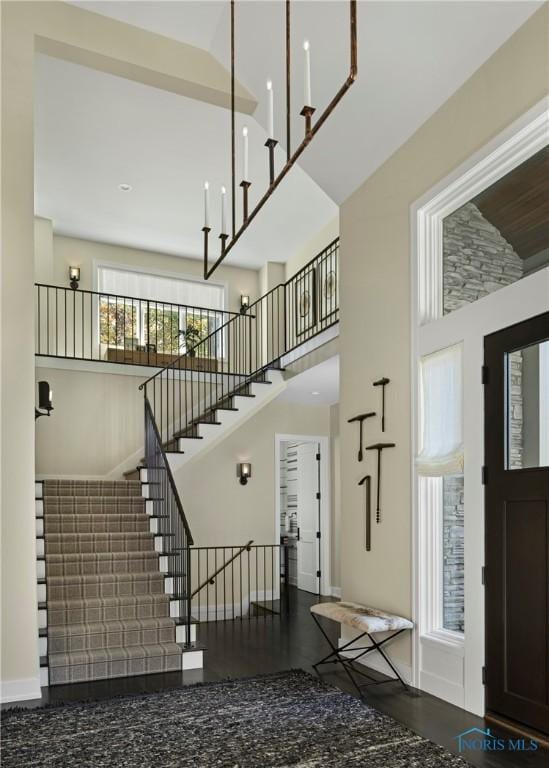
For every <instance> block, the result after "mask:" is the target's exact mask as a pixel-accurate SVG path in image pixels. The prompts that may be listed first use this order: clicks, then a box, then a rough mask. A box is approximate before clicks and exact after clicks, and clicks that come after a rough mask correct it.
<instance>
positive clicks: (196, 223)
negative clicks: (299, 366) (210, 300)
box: [36, 0, 541, 266]
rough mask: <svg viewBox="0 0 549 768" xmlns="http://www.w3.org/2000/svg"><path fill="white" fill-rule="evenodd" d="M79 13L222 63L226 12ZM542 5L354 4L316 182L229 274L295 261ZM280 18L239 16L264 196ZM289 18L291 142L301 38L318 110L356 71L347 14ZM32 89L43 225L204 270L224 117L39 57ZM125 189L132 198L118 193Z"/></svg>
mask: <svg viewBox="0 0 549 768" xmlns="http://www.w3.org/2000/svg"><path fill="white" fill-rule="evenodd" d="M75 4H77V5H81V6H83V7H85V8H87V9H88V10H92V11H96V12H101V13H103V14H106V15H108V16H112V17H114V18H117V19H119V20H121V21H126V22H128V23H131V24H135V25H137V26H140V27H143V28H146V29H150V30H152V31H154V32H158V33H161V34H164V35H167V36H170V37H173V38H176V39H179V40H182V41H184V42H188V43H190V44H192V45H198V46H200V47H203V48H207V49H208V50H210V51H211V52H212V53H213V55H215V56H216V57H217V58H218V59H219V60H220V61H221V62H222V63H224V64H225V65H227V63H228V8H229V4H228V2H226V0H223V2H218V1H217V0H208V1H207V2H206V0H203V1H202V2H187V1H186V0H183V1H180V0H173V1H170V2H163V1H160V2H136V1H135V0H133V1H131V0H130V2H81V3H75ZM540 5H541V2H528V0H526V1H525V2H520V1H518V2H515V1H514V0H511V1H510V2H484V1H477V2H462V1H461V0H458V1H456V2H415V1H410V2H370V1H369V0H363V1H362V2H359V20H358V32H359V55H358V63H359V77H358V80H357V82H356V83H355V85H354V86H353V87H352V88H351V90H350V91H349V93H348V94H347V95H346V96H345V97H344V99H343V101H342V103H341V104H340V106H339V107H338V108H337V109H336V110H335V111H334V113H333V114H332V115H331V117H330V118H329V120H328V121H327V122H326V124H325V125H324V126H323V127H322V130H321V131H320V132H319V134H318V135H317V137H316V138H315V140H314V141H313V142H312V143H311V145H310V147H308V149H307V150H306V152H305V153H304V155H303V156H302V161H301V163H300V165H301V168H303V169H304V170H305V171H306V173H304V172H303V170H301V168H296V169H294V170H293V171H292V173H291V174H289V176H288V177H287V178H286V179H285V180H284V182H283V183H282V184H281V186H280V188H279V189H278V190H277V192H276V194H275V195H273V197H272V198H271V199H270V201H269V203H268V205H267V206H266V207H265V208H264V210H263V211H262V213H261V215H260V216H258V218H257V220H256V221H255V222H254V223H253V224H252V225H251V226H250V228H249V230H248V232H247V233H246V235H245V236H244V237H243V238H242V241H241V244H240V245H239V246H238V248H237V249H235V252H234V253H232V254H231V256H230V257H229V261H230V262H232V263H238V264H243V265H248V266H258V265H260V264H261V263H263V262H264V261H265V260H267V259H271V260H276V261H284V260H286V258H287V256H288V255H289V254H290V253H292V252H293V251H295V250H296V249H297V248H299V247H300V246H301V245H302V244H303V243H304V242H305V241H306V240H307V239H308V238H309V237H311V236H312V235H313V234H314V233H315V232H316V231H318V230H319V229H320V228H321V227H322V226H323V225H324V224H325V223H326V222H327V221H328V220H329V219H330V218H332V217H333V216H334V215H335V213H336V212H337V207H336V204H340V203H341V202H343V201H344V200H345V199H346V198H347V197H348V196H349V195H350V194H351V193H352V192H353V191H354V189H356V187H357V186H359V185H360V184H361V183H362V182H363V181H364V180H365V178H367V177H368V176H369V175H370V174H371V173H373V172H374V171H375V169H376V168H378V167H379V166H380V165H381V164H382V163H383V162H384V161H385V160H386V159H387V158H388V157H389V156H390V155H391V154H392V153H393V152H394V151H395V150H396V149H397V148H398V147H399V146H400V145H401V144H402V143H403V142H404V141H406V139H407V138H409V137H410V136H411V135H412V134H413V133H414V132H415V130H417V128H418V127H419V126H420V125H421V124H422V123H423V122H424V121H425V120H426V119H427V118H428V117H429V116H430V115H431V114H433V112H435V111H436V109H438V107H439V106H440V105H441V104H442V103H444V101H445V100H446V99H447V98H448V97H449V96H450V95H451V94H452V93H453V92H454V91H455V90H456V89H457V88H459V86H460V85H461V84H462V83H463V82H464V81H465V80H466V79H467V78H468V77H469V76H470V75H471V74H472V73H473V72H474V71H475V70H476V69H477V68H478V67H479V66H480V65H481V64H482V63H483V62H484V61H485V60H486V59H487V58H489V57H490V56H491V55H492V53H493V52H494V51H495V50H496V49H497V48H498V47H499V46H500V45H501V44H502V43H503V42H504V41H505V40H506V39H507V38H508V37H509V36H510V35H511V34H512V33H513V32H514V31H515V30H516V29H517V28H518V27H519V26H520V25H521V24H522V23H524V21H525V20H526V19H527V18H528V17H529V16H530V14H532V13H533V12H534V11H535V10H536V8H538V7H539V6H540ZM284 7H285V4H284V3H283V2H281V0H275V1H273V0H270V1H267V2H258V1H256V2H237V3H236V19H237V34H236V44H237V59H236V75H237V78H238V79H239V80H240V81H241V82H242V83H243V85H245V86H246V87H247V88H248V89H249V90H250V91H251V92H252V93H253V94H254V95H255V96H256V98H257V99H258V101H259V106H258V109H257V111H256V114H255V117H256V118H257V121H258V122H257V123H256V122H255V121H254V119H253V118H247V119H246V122H247V124H248V125H249V128H250V166H251V169H252V175H253V178H252V181H253V186H252V192H253V195H255V199H257V198H258V196H259V194H260V192H263V190H264V189H265V186H266V157H265V155H266V151H265V149H264V147H263V144H264V141H265V133H264V132H263V131H262V129H261V128H260V125H265V124H266V99H265V82H266V80H267V79H268V78H269V79H272V80H273V83H274V88H275V113H276V120H275V125H276V126H278V127H277V129H276V130H275V132H276V134H277V136H278V137H279V138H280V139H281V143H282V139H283V137H282V136H281V133H283V130H282V129H283V114H284V100H283V93H284V61H283V40H284ZM292 9H293V10H292V14H293V16H292V37H293V49H292V61H293V67H292V82H293V84H294V85H293V104H294V109H293V113H294V116H293V123H292V133H293V136H294V142H296V141H297V140H298V139H299V138H300V137H301V136H302V129H303V126H302V118H300V117H299V114H298V113H299V109H300V108H301V106H302V101H303V99H302V81H303V77H302V64H303V62H302V58H303V51H302V48H301V46H302V41H303V39H304V38H305V37H306V38H308V39H309V40H310V43H311V57H312V82H313V101H314V102H315V106H316V107H317V109H318V112H320V111H321V110H322V109H323V108H324V107H325V105H326V104H327V103H328V101H329V100H330V98H331V97H332V95H333V94H334V92H335V91H336V90H337V88H338V87H339V85H340V84H341V82H342V81H343V80H344V78H345V76H346V74H347V71H348V47H349V46H348V3H347V2H343V0H339V1H336V2H334V1H333V0H326V2H323V1H321V0H316V2H311V1H310V0H303V1H300V2H294V3H293V4H292ZM36 83H37V110H36V129H37V130H36V171H37V173H36V177H37V183H36V211H37V213H38V214H39V215H42V216H46V217H50V218H53V219H54V226H55V228H56V230H57V231H61V232H65V233H67V234H73V235H77V236H81V237H88V238H93V239H99V240H106V241H112V242H115V243H122V244H128V245H132V246H136V247H143V248H148V249H151V250H161V251H166V252H170V253H177V254H181V255H190V256H196V257H200V255H201V233H200V227H201V226H202V184H203V181H204V179H206V178H207V179H208V180H209V181H210V184H211V186H212V190H214V189H215V190H219V187H220V186H221V184H227V183H228V180H229V151H228V150H229V146H228V143H229V135H228V126H229V123H228V114H227V112H226V111H225V110H223V109H220V108H217V107H213V106H211V105H205V104H202V103H198V102H195V101H192V100H190V99H185V98H183V97H180V96H176V95H174V94H169V93H165V92H162V91H156V90H154V89H152V88H148V87H145V86H141V85H139V84H137V83H132V82H128V81H124V80H121V79H118V78H114V77H111V76H108V75H105V74H103V73H99V72H94V71H90V70H87V69H85V68H82V67H77V66H75V65H71V64H67V63H64V62H60V61H57V60H54V59H48V57H45V56H40V57H38V62H37V77H36ZM242 125H243V122H242V120H240V119H239V121H238V127H239V129H240V128H241V126H242ZM83 147H85V151H82V148H83ZM282 158H283V155H282V150H281V151H280V162H281V163H282V162H283V159H282ZM313 179H314V182H316V183H314V182H313V181H312V180H313ZM120 182H128V183H130V184H132V185H133V187H134V189H133V191H132V192H131V193H127V194H126V195H124V194H123V193H120V192H118V190H117V185H118V184H119V183H120ZM317 185H318V186H317ZM322 190H324V192H325V193H326V194H324V193H323V192H322ZM217 194H218V192H213V191H212V201H211V205H212V212H213V213H214V214H215V213H217V211H218V208H219V203H218V201H217V200H216V199H214V198H215V196H217ZM252 204H253V200H252ZM214 224H215V221H214Z"/></svg>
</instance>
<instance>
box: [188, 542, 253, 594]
mask: <svg viewBox="0 0 549 768" xmlns="http://www.w3.org/2000/svg"><path fill="white" fill-rule="evenodd" d="M253 543H254V540H253V539H250V541H249V542H248V543H247V544H244V546H243V547H240V549H239V550H238V552H236V554H234V555H233V556H232V557H230V558H229V559H228V560H227V561H226V562H225V563H223V565H222V566H221V567H219V568H218V569H217V571H215V573H212V575H211V576H208V578H207V579H206V581H204V582H202V584H201V585H200V586H199V587H197V588H196V589H195V590H194V592H191V600H192V598H193V597H194V596H195V595H197V594H198V593H199V592H200V590H201V589H204V587H207V586H208V584H213V583H214V581H215V577H216V576H218V575H219V574H220V573H221V572H222V571H224V570H225V568H226V567H227V566H228V565H230V564H231V563H232V562H233V560H236V558H237V557H240V555H241V554H242V553H243V552H245V551H246V550H249V549H250V547H251V545H252V544H253Z"/></svg>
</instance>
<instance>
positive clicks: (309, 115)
mask: <svg viewBox="0 0 549 768" xmlns="http://www.w3.org/2000/svg"><path fill="white" fill-rule="evenodd" d="M230 3H231V14H230V16H231V23H230V30H231V222H230V230H231V236H230V240H229V231H228V230H229V226H228V221H227V209H226V206H227V190H226V189H225V187H221V232H220V234H219V239H220V241H221V253H220V255H219V256H218V258H217V259H216V261H215V262H214V263H213V264H212V266H211V267H210V265H209V258H208V241H209V236H210V232H211V230H212V228H211V226H210V217H209V184H208V182H206V183H205V184H204V226H203V227H202V232H203V233H204V279H205V280H208V279H209V278H210V277H211V276H212V275H213V273H214V272H215V270H216V269H217V268H218V267H219V265H220V264H221V263H222V262H223V261H224V259H225V258H226V257H227V255H228V253H229V251H230V250H231V248H233V247H234V246H235V245H236V243H237V242H238V240H239V239H240V238H241V236H242V235H243V233H244V232H245V231H246V229H247V228H248V226H249V225H250V223H251V222H252V220H253V219H254V218H255V217H256V216H257V214H258V213H259V211H260V210H261V209H262V208H263V206H264V205H265V203H266V202H267V200H268V199H269V197H270V196H271V195H272V194H273V192H274V191H275V189H276V188H277V187H278V185H279V184H280V182H281V181H282V179H283V178H284V177H285V176H286V174H287V173H288V172H289V170H290V169H291V168H292V167H293V166H294V165H295V163H296V162H297V160H298V159H299V157H300V156H301V154H302V153H303V151H304V150H305V148H306V147H307V146H308V145H309V144H310V142H311V141H312V139H313V138H314V136H315V135H316V134H317V132H318V131H319V130H320V128H321V126H322V125H323V124H324V123H325V122H326V120H327V119H328V117H329V116H330V115H331V113H332V112H333V111H334V109H335V107H336V106H337V105H338V104H339V102H340V101H341V99H342V98H343V96H344V95H345V94H346V93H347V91H348V90H349V88H350V87H351V85H352V84H353V83H354V81H355V80H356V77H357V72H358V66H357V10H356V5H357V4H356V0H349V17H350V19H349V23H350V69H349V74H348V76H347V78H346V80H345V82H344V83H343V85H342V86H341V87H340V88H339V90H338V91H337V93H336V94H335V96H334V97H333V98H332V100H331V101H330V103H329V104H328V106H327V107H326V109H325V110H324V112H323V113H322V114H321V115H320V116H319V117H318V118H317V120H316V121H315V122H314V123H313V115H314V113H315V108H314V107H313V106H312V104H311V101H312V97H311V59H310V48H309V43H308V42H307V41H305V42H304V44H303V50H304V56H305V87H304V100H305V102H306V103H305V105H304V106H303V108H302V109H301V112H300V114H301V115H302V116H303V118H304V120H305V136H304V138H303V140H302V141H301V143H300V144H299V146H298V147H297V149H296V150H295V152H294V153H293V154H292V149H291V129H290V124H291V85H290V42H291V36H290V31H291V30H290V0H286V163H285V165H284V166H283V168H282V170H281V171H280V173H279V174H278V176H276V177H275V168H274V165H275V163H274V152H275V147H276V145H277V144H278V142H277V140H276V139H275V138H274V135H273V134H274V113H273V88H272V83H271V82H270V81H269V82H268V83H267V92H268V98H269V120H268V130H267V132H268V139H267V141H266V142H265V146H266V147H267V150H268V162H269V186H268V187H267V190H266V191H265V193H264V194H263V196H262V197H261V199H260V200H259V202H258V203H257V205H256V206H255V208H254V209H253V210H252V211H248V193H249V189H250V186H251V182H250V181H249V180H248V130H247V128H244V129H243V134H242V140H243V177H244V178H243V179H242V180H241V182H240V187H241V188H242V203H243V204H242V212H243V221H242V224H241V225H240V227H239V228H238V229H237V224H236V134H235V98H234V82H235V45H234V38H235V34H234V32H235V14H234V6H235V0H230Z"/></svg>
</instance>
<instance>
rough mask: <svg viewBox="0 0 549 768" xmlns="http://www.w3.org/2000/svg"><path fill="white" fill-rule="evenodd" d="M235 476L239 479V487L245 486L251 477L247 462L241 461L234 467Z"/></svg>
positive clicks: (250, 467)
mask: <svg viewBox="0 0 549 768" xmlns="http://www.w3.org/2000/svg"><path fill="white" fill-rule="evenodd" d="M236 476H237V477H238V478H239V479H240V485H246V484H247V483H248V480H249V478H250V477H251V476H252V465H251V464H250V462H249V461H241V462H240V463H239V464H237V465H236Z"/></svg>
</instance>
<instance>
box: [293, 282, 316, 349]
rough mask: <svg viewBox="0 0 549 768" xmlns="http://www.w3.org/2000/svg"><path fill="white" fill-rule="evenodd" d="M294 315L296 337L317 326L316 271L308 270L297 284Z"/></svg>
mask: <svg viewBox="0 0 549 768" xmlns="http://www.w3.org/2000/svg"><path fill="white" fill-rule="evenodd" d="M294 291H295V295H294V306H295V310H294V314H295V330H296V336H303V335H304V334H306V333H307V332H309V331H311V330H312V329H313V328H314V327H315V325H316V322H317V321H316V317H317V307H316V304H317V302H316V292H317V275H316V269H315V268H312V269H308V270H306V271H304V272H303V274H302V275H299V276H298V278H297V280H296V282H295V288H294Z"/></svg>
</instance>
